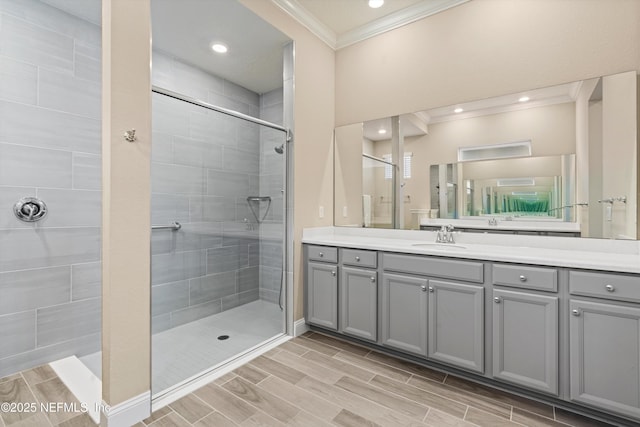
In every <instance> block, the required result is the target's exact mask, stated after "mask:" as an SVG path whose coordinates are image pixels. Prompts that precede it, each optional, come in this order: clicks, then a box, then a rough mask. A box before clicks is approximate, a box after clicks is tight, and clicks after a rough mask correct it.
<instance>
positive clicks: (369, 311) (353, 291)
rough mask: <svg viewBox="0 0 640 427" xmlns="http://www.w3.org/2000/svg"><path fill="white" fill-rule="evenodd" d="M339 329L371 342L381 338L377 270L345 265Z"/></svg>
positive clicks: (341, 280) (342, 275) (341, 287)
mask: <svg viewBox="0 0 640 427" xmlns="http://www.w3.org/2000/svg"><path fill="white" fill-rule="evenodd" d="M339 287H340V307H341V308H340V324H341V326H340V332H342V333H344V334H346V335H353V336H354V337H358V338H361V339H365V340H368V341H374V342H375V341H376V340H377V339H378V334H377V330H378V280H377V272H376V271H375V270H369V269H363V268H353V267H342V269H341V273H340V286H339Z"/></svg>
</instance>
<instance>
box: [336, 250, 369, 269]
mask: <svg viewBox="0 0 640 427" xmlns="http://www.w3.org/2000/svg"><path fill="white" fill-rule="evenodd" d="M340 251H341V254H342V255H341V257H340V259H341V260H342V263H343V264H349V265H358V266H361V267H370V268H376V266H377V265H378V262H377V258H378V253H377V252H376V251H365V250H361V249H340Z"/></svg>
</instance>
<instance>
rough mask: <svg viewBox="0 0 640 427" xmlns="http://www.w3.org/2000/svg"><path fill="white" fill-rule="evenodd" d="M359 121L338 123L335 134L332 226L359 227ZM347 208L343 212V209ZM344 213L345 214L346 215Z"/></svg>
mask: <svg viewBox="0 0 640 427" xmlns="http://www.w3.org/2000/svg"><path fill="white" fill-rule="evenodd" d="M362 132H363V129H362V123H356V124H353V125H349V126H341V127H339V128H337V129H336V133H335V141H336V142H335V144H336V151H335V165H334V176H335V190H334V191H335V212H334V224H335V225H349V226H361V225H362V223H363V217H362V194H367V193H365V192H364V188H363V175H362V173H363V170H362V153H363V140H364V136H363V134H362ZM345 208H346V212H345ZM345 213H346V215H345Z"/></svg>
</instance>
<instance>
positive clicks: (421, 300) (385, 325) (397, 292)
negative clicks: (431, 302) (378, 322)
mask: <svg viewBox="0 0 640 427" xmlns="http://www.w3.org/2000/svg"><path fill="white" fill-rule="evenodd" d="M382 344H383V345H385V346H388V347H393V348H396V349H398V350H402V351H407V352H410V353H414V354H419V355H421V356H426V355H427V279H421V278H416V277H410V276H403V275H400V274H384V275H383V277H382Z"/></svg>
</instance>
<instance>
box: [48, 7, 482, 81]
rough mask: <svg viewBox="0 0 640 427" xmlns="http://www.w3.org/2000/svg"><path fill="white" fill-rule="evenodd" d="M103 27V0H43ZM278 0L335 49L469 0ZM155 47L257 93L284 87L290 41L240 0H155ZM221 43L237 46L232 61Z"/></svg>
mask: <svg viewBox="0 0 640 427" xmlns="http://www.w3.org/2000/svg"><path fill="white" fill-rule="evenodd" d="M42 1H43V2H45V3H48V4H51V5H52V6H54V7H57V8H59V9H61V10H64V11H66V12H69V13H71V14H73V15H76V16H79V17H81V18H83V19H86V20H88V21H90V22H93V23H95V24H99V23H100V13H101V10H100V4H101V0H42ZM132 1H133V0H132ZM263 1H272V2H273V3H275V4H276V5H277V6H279V7H280V8H282V9H283V10H285V11H286V12H287V13H289V14H290V15H291V16H292V17H293V18H295V19H296V20H298V21H299V22H300V23H301V24H302V25H304V26H305V27H307V28H308V29H309V30H310V31H312V32H313V33H314V34H316V35H317V36H318V37H320V38H321V39H322V40H324V41H325V42H326V43H327V44H329V45H330V46H331V47H332V48H334V49H339V48H341V47H344V46H348V45H350V44H352V43H355V42H357V41H360V40H364V39H366V38H369V37H372V36H375V35H377V34H380V33H383V32H385V31H389V30H391V29H393V28H397V27H399V26H401V25H405V24H407V23H410V22H413V21H416V20H418V19H421V18H424V17H426V16H429V15H433V14H434V13H438V12H440V11H442V10H446V9H448V8H450V7H454V6H456V5H458V4H461V3H464V2H467V1H469V0H386V1H385V4H384V5H383V6H382V7H380V8H378V9H372V8H370V7H369V6H368V5H367V0H263ZM151 9H152V11H151V12H152V29H153V47H154V49H159V50H162V51H164V52H166V53H168V54H170V55H172V56H174V57H177V58H179V59H181V60H183V61H185V62H188V63H190V64H192V65H195V66H197V67H199V68H202V69H204V70H206V71H209V72H211V73H213V74H216V75H218V76H220V77H223V78H225V79H228V80H230V81H232V82H234V83H236V84H239V85H241V86H243V87H246V88H247V89H250V90H252V91H254V92H257V93H265V92H269V91H271V90H273V89H276V88H279V87H281V86H282V48H283V46H284V45H285V44H286V43H287V42H289V39H288V38H287V37H286V36H285V35H284V34H282V33H281V32H280V31H278V30H276V29H275V28H273V27H272V26H271V25H269V24H268V23H266V22H265V21H263V20H262V19H261V18H259V17H258V16H257V15H255V14H254V13H252V12H251V11H249V10H248V9H246V8H245V7H244V6H242V5H241V4H240V3H239V2H238V1H237V0H151ZM213 41H223V42H226V43H227V44H228V46H229V52H228V53H227V54H226V55H225V56H219V55H214V54H213V53H212V52H211V50H210V45H211V43H212V42H213Z"/></svg>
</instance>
